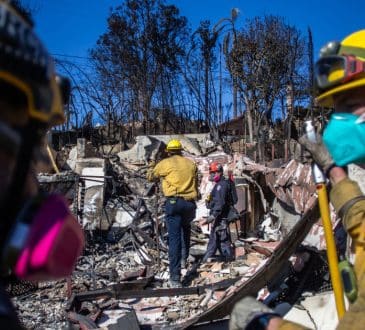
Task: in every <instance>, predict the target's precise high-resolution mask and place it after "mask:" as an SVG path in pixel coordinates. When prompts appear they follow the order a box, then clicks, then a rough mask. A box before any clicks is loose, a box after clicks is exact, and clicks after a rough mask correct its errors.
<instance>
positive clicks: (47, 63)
mask: <svg viewBox="0 0 365 330" xmlns="http://www.w3.org/2000/svg"><path fill="white" fill-rule="evenodd" d="M18 3H19V1H9V2H8V1H0V22H1V23H0V186H1V191H0V210H1V221H0V253H1V254H0V258H1V259H0V260H1V262H0V265H1V279H3V278H4V277H6V276H7V275H9V274H10V273H11V274H13V275H15V276H16V277H18V278H19V279H21V280H29V281H35V282H38V281H42V280H47V281H48V280H56V279H61V278H65V277H67V276H69V275H70V274H71V273H72V271H73V269H74V266H75V264H76V262H77V258H78V257H79V256H80V254H81V252H82V249H83V245H84V236H83V233H82V229H81V227H80V225H79V224H78V222H77V220H76V218H75V217H74V216H73V215H72V214H71V213H70V211H69V209H68V206H67V202H66V200H65V199H64V198H63V197H62V196H59V195H56V194H51V195H49V194H46V193H43V192H41V191H40V189H39V188H38V182H37V177H36V172H35V166H36V163H37V157H39V155H40V154H41V153H40V148H41V146H42V144H43V141H44V138H45V134H46V132H47V130H49V129H50V128H51V127H52V126H55V125H59V124H62V123H63V122H64V121H65V116H64V112H63V104H64V103H65V102H67V98H68V97H67V96H68V93H69V90H70V88H69V83H68V80H66V79H65V78H61V77H59V76H57V75H56V74H55V71H54V63H53V59H52V58H51V57H50V56H49V54H48V53H47V50H46V49H45V48H44V46H43V45H42V43H41V42H40V40H39V39H38V38H37V36H36V35H35V34H34V31H33V24H32V22H31V19H30V15H29V14H28V13H27V12H26V11H25V10H24V9H23V8H22V7H21V6H20V5H19V4H18ZM0 327H1V329H22V325H21V322H20V321H19V319H18V316H17V315H16V312H15V310H14V307H13V305H12V303H11V301H10V299H9V297H8V296H7V293H6V292H5V290H4V287H3V283H1V284H0Z"/></svg>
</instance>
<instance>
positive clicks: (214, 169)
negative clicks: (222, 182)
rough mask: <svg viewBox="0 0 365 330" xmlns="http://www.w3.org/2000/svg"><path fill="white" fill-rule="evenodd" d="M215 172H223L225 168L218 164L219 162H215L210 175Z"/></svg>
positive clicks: (210, 166)
mask: <svg viewBox="0 0 365 330" xmlns="http://www.w3.org/2000/svg"><path fill="white" fill-rule="evenodd" d="M213 172H223V167H222V165H221V164H218V163H217V162H213V163H211V164H210V165H209V173H213Z"/></svg>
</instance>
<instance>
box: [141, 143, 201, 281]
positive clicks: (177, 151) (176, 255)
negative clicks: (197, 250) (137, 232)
mask: <svg viewBox="0 0 365 330" xmlns="http://www.w3.org/2000/svg"><path fill="white" fill-rule="evenodd" d="M166 150H167V152H168V154H169V157H168V158H166V159H163V160H161V161H160V162H159V163H157V165H156V166H155V167H154V168H153V169H152V170H151V171H149V172H148V173H147V179H148V180H149V181H154V180H156V179H160V178H161V179H162V192H163V194H164V196H165V197H166V199H167V200H166V204H165V213H166V224H167V231H168V237H169V238H168V240H169V268H170V286H171V287H180V286H181V279H180V275H181V264H182V263H183V264H184V263H185V262H186V259H187V257H188V256H189V248H190V229H191V221H192V220H193V219H194V218H195V211H196V204H195V201H196V200H197V197H198V184H197V181H198V180H197V173H198V172H197V167H196V165H195V163H194V162H193V161H192V160H190V159H187V158H185V157H183V156H182V154H181V152H182V146H181V143H180V141H179V140H171V141H170V142H169V143H168V144H167V147H166Z"/></svg>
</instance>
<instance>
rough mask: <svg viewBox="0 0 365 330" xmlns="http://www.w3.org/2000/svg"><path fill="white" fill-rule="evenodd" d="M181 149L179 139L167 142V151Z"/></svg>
mask: <svg viewBox="0 0 365 330" xmlns="http://www.w3.org/2000/svg"><path fill="white" fill-rule="evenodd" d="M181 149H182V145H181V142H180V141H179V140H171V141H169V143H168V144H167V147H166V150H167V151H180V150H181Z"/></svg>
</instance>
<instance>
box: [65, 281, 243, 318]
mask: <svg viewBox="0 0 365 330" xmlns="http://www.w3.org/2000/svg"><path fill="white" fill-rule="evenodd" d="M238 279H239V278H233V279H228V280H223V281H220V282H217V283H212V284H206V285H201V286H195V287H182V288H166V289H148V290H146V289H145V290H143V289H139V290H135V289H134V290H133V289H128V288H126V284H127V283H128V282H127V283H118V284H113V285H110V286H108V287H107V288H105V289H97V290H90V291H86V292H80V293H77V294H73V295H72V296H71V298H70V300H69V301H68V302H67V305H66V311H71V310H78V308H79V306H80V304H81V303H82V302H83V301H90V300H97V299H102V298H115V299H129V298H152V297H172V296H184V295H201V294H203V293H204V292H205V290H207V289H210V290H212V291H215V290H222V289H226V288H228V287H229V286H231V285H232V284H234V283H235V282H237V280H238Z"/></svg>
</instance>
